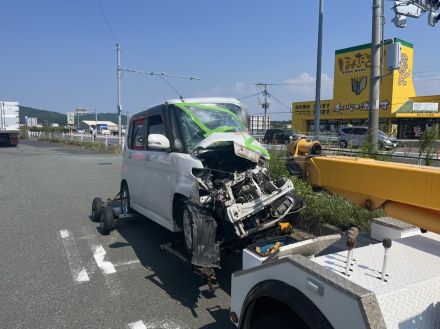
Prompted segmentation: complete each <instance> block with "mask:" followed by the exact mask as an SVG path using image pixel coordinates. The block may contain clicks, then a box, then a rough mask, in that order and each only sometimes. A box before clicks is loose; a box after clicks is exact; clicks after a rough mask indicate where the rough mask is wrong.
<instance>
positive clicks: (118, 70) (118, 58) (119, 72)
mask: <svg viewBox="0 0 440 329" xmlns="http://www.w3.org/2000/svg"><path fill="white" fill-rule="evenodd" d="M116 73H117V95H118V105H117V109H118V141H119V145H120V144H121V132H122V131H121V129H122V126H121V113H122V105H121V77H122V68H121V48H120V47H119V44H116Z"/></svg>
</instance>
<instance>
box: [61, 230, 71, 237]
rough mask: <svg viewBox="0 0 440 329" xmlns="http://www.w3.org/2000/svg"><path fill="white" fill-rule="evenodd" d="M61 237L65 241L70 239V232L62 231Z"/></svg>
mask: <svg viewBox="0 0 440 329" xmlns="http://www.w3.org/2000/svg"><path fill="white" fill-rule="evenodd" d="M60 234H61V237H62V238H63V239H65V238H68V237H69V231H68V230H61V231H60Z"/></svg>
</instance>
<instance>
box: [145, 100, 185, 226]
mask: <svg viewBox="0 0 440 329" xmlns="http://www.w3.org/2000/svg"><path fill="white" fill-rule="evenodd" d="M150 134H161V135H164V136H166V137H167V138H170V136H171V134H170V132H169V131H168V129H167V127H166V120H165V116H164V107H160V108H158V109H157V110H156V111H152V112H151V114H149V116H148V124H147V140H148V135H150ZM145 160H146V161H145V178H146V179H145V180H144V181H145V184H144V186H143V191H144V200H145V202H146V205H145V208H147V209H148V211H149V213H150V218H151V219H152V220H154V221H156V222H158V223H159V224H161V225H163V226H165V227H167V228H169V229H173V218H172V203H173V197H174V192H175V186H176V182H177V178H178V177H177V176H178V168H177V167H178V165H177V163H176V160H177V159H176V158H175V157H174V156H173V153H172V152H171V150H151V149H148V146H147V151H146V158H145Z"/></svg>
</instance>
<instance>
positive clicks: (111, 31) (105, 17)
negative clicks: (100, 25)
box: [96, 0, 118, 43]
mask: <svg viewBox="0 0 440 329" xmlns="http://www.w3.org/2000/svg"><path fill="white" fill-rule="evenodd" d="M96 2H97V3H98V7H99V9H100V10H101V14H102V17H104V21H105V24H106V25H107V27H108V29H109V31H110V34H111V35H112V37H113V40H114V41H115V43H118V40H117V38H116V36H115V33H114V32H113V29H112V27H111V25H110V23H109V21H108V19H107V16H105V12H104V9H103V8H102V6H101V3H100V2H99V0H96Z"/></svg>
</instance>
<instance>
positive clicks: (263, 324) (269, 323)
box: [250, 314, 302, 329]
mask: <svg viewBox="0 0 440 329" xmlns="http://www.w3.org/2000/svg"><path fill="white" fill-rule="evenodd" d="M293 323H294V322H292V321H291V319H290V318H289V316H288V315H286V314H277V315H263V316H260V317H258V318H257V319H256V320H255V321H254V323H252V325H251V327H250V328H251V329H267V328H277V329H290V328H292V326H293ZM295 328H296V327H295ZM299 328H302V327H299Z"/></svg>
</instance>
